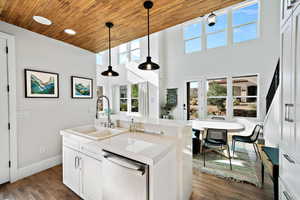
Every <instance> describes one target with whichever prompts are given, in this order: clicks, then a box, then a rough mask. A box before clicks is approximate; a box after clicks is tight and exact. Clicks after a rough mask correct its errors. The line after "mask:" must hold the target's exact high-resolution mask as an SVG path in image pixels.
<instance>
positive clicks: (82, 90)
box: [71, 76, 93, 99]
mask: <svg viewBox="0 0 300 200" xmlns="http://www.w3.org/2000/svg"><path fill="white" fill-rule="evenodd" d="M71 94H72V95H71V97H72V98H73V99H92V98H93V79H91V78H85V77H79V76H71Z"/></svg>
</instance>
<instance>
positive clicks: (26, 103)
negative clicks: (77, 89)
mask: <svg viewBox="0 0 300 200" xmlns="http://www.w3.org/2000/svg"><path fill="white" fill-rule="evenodd" d="M0 31H1V32H4V33H7V34H10V35H14V36H15V43H16V52H15V53H16V79H17V83H16V84H17V85H16V86H15V87H16V91H17V137H18V138H17V139H18V145H17V146H18V156H17V157H18V168H19V169H26V170H27V173H28V171H30V166H37V163H41V162H43V161H45V160H46V161H47V160H53V159H54V160H55V159H56V160H57V158H59V156H61V136H60V135H59V131H60V130H61V129H65V128H69V127H74V126H79V125H84V124H91V123H93V119H94V116H95V114H94V113H95V101H94V100H93V99H89V100H86V99H83V100H79V99H71V76H72V75H74V76H82V77H88V78H93V79H94V85H95V81H96V80H95V76H96V72H95V71H96V70H95V67H96V63H95V62H96V59H95V54H94V53H92V52H89V51H86V50H83V49H80V48H77V47H75V46H72V45H69V44H66V43H63V42H60V41H57V40H54V39H51V38H48V37H46V36H43V35H40V34H37V33H34V32H31V31H28V30H25V29H22V28H19V27H17V26H14V25H10V24H7V23H5V22H0ZM25 68H28V69H34V70H41V71H48V72H56V73H59V86H60V88H59V95H60V97H59V98H58V99H29V98H25V92H24V90H25V88H24V69H25ZM94 88H95V87H94ZM56 160H55V162H54V163H57V162H59V161H56ZM47 164H48V163H45V164H43V165H38V166H48V165H47ZM20 171H22V170H20ZM23 171H24V170H23ZM36 171H38V169H36ZM28 174H30V173H28ZM20 176H22V175H21V174H20Z"/></svg>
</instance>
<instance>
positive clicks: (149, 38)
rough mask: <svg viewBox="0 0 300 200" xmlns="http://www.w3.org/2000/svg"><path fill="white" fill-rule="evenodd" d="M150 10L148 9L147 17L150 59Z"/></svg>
mask: <svg viewBox="0 0 300 200" xmlns="http://www.w3.org/2000/svg"><path fill="white" fill-rule="evenodd" d="M149 12H150V9H149V8H148V9H147V15H148V57H150V14H149Z"/></svg>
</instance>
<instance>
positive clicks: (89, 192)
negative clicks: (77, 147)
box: [80, 154, 102, 200]
mask: <svg viewBox="0 0 300 200" xmlns="http://www.w3.org/2000/svg"><path fill="white" fill-rule="evenodd" d="M80 157H81V162H82V163H81V179H82V193H83V194H82V197H83V198H84V199H85V200H101V199H102V189H101V188H102V164H101V161H99V160H96V159H93V158H91V157H88V156H86V155H83V154H81V156H80Z"/></svg>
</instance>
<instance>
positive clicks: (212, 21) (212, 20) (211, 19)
mask: <svg viewBox="0 0 300 200" xmlns="http://www.w3.org/2000/svg"><path fill="white" fill-rule="evenodd" d="M207 22H208V26H214V25H215V24H216V23H217V16H216V15H215V14H214V13H211V14H210V15H208V17H207Z"/></svg>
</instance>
